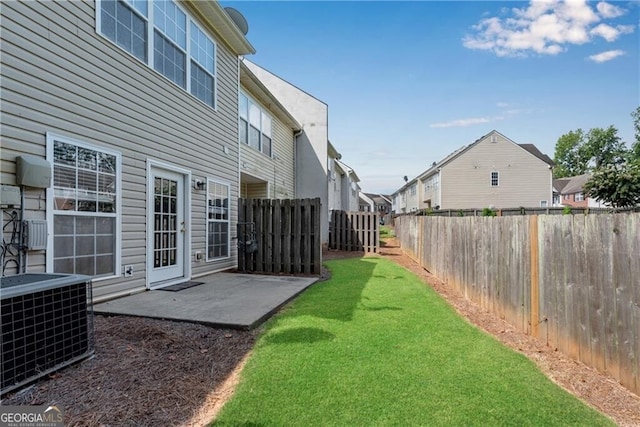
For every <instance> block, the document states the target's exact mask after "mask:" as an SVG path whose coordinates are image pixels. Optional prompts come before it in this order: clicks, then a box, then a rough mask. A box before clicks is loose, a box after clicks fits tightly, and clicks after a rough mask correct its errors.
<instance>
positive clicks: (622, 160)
mask: <svg viewBox="0 0 640 427" xmlns="http://www.w3.org/2000/svg"><path fill="white" fill-rule="evenodd" d="M631 117H632V118H633V125H634V141H633V142H632V143H631V144H627V143H625V142H624V141H622V139H621V138H620V137H619V136H618V129H616V128H615V127H614V126H609V127H608V128H606V129H603V128H592V129H590V130H588V131H586V132H585V131H583V130H582V129H578V130H574V131H570V132H568V133H566V134H564V135H562V136H561V137H560V138H558V141H557V142H556V147H555V153H554V162H555V163H556V166H555V167H554V170H553V177H554V178H564V177H570V176H576V175H582V174H585V173H589V174H591V178H590V179H589V180H588V181H587V183H586V184H585V187H584V189H583V190H584V192H585V194H586V195H587V196H589V197H592V198H595V199H598V200H600V201H602V202H605V203H607V204H609V205H611V206H612V207H614V208H622V207H629V206H636V205H638V204H640V107H637V108H636V109H635V111H633V112H632V113H631Z"/></svg>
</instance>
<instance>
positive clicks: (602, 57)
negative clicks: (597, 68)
mask: <svg viewBox="0 0 640 427" xmlns="http://www.w3.org/2000/svg"><path fill="white" fill-rule="evenodd" d="M622 55H624V52H623V51H621V50H608V51H606V52H602V53H599V54H597V55H591V56H590V57H589V59H590V60H592V61H593V62H598V63H601V62H607V61H611V60H612V59H615V58H617V57H618V56H622Z"/></svg>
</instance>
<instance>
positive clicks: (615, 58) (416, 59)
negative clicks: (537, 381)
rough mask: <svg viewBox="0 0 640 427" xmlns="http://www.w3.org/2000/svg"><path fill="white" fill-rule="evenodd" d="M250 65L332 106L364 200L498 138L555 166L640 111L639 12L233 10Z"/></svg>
mask: <svg viewBox="0 0 640 427" xmlns="http://www.w3.org/2000/svg"><path fill="white" fill-rule="evenodd" d="M221 4H222V6H231V7H234V8H236V9H237V10H239V11H240V12H241V13H242V14H243V15H244V16H245V18H246V19H247V21H248V23H249V33H248V35H247V37H248V39H249V40H250V42H251V43H252V44H253V46H254V47H255V48H256V51H257V53H256V54H255V55H250V56H249V57H248V58H249V59H250V60H251V61H253V62H255V63H257V64H258V65H260V66H262V67H264V68H266V69H268V70H270V71H271V72H273V73H275V74H277V75H279V76H280V77H282V78H283V79H285V80H287V81H289V82H291V83H292V84H294V85H296V86H298V87H299V88H301V89H303V90H305V91H306V92H308V93H310V94H312V95H313V96H315V97H316V98H318V99H320V100H322V101H324V102H325V103H327V104H328V105H329V139H330V140H331V142H332V144H333V145H334V146H335V147H336V148H337V149H338V151H339V152H340V153H341V154H342V160H343V161H344V162H345V163H346V164H348V165H349V166H351V167H353V168H354V169H355V171H356V173H357V174H358V176H359V177H360V180H361V182H360V185H361V187H362V190H363V191H365V192H371V193H385V194H390V193H392V192H393V191H395V190H397V189H398V188H400V187H401V186H402V185H403V184H404V181H403V179H402V177H403V176H405V175H407V176H408V177H409V178H410V179H411V178H414V177H415V176H416V175H418V174H420V173H421V172H422V171H424V170H426V169H427V168H428V166H429V165H430V164H431V163H432V162H433V161H437V160H440V159H442V158H443V157H445V156H446V155H447V154H449V153H451V152H452V151H454V150H456V149H458V148H460V147H461V146H463V145H467V144H470V143H472V142H473V141H475V140H476V139H478V138H479V137H481V136H483V135H485V134H487V133H488V132H490V131H491V130H492V129H496V130H497V131H499V132H501V133H502V134H504V135H505V136H507V137H508V138H510V139H512V140H513V141H515V142H517V143H533V144H535V145H536V146H537V147H538V148H539V149H540V150H541V151H542V152H544V153H546V154H548V155H549V156H551V157H553V153H554V147H555V143H556V141H557V139H558V137H560V136H561V135H562V134H564V133H566V132H568V131H570V130H575V129H578V128H582V129H585V130H587V129H590V128H592V127H608V126H610V125H614V126H615V127H617V128H618V130H619V135H620V137H621V138H622V139H623V140H624V141H626V142H628V143H631V142H632V140H633V123H632V119H631V116H630V114H631V112H632V111H633V110H634V109H635V108H636V107H638V106H639V105H640V58H639V51H640V27H639V23H640V19H639V18H640V3H638V2H633V1H624V2H613V1H611V2H604V1H600V2H585V1H581V0H575V1H571V2H568V3H565V2H556V1H553V0H549V1H534V2H530V1H517V2H507V1H412V2H400V1H393V2H391V1H375V2H370V1H352V2H343V1H321V2H315V1H314V2H312V1H297V2H284V1H236V2H225V1H222V2H221Z"/></svg>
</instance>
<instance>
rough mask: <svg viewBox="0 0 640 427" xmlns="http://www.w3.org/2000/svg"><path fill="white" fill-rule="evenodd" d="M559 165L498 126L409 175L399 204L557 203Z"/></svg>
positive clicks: (402, 208) (406, 207) (405, 207)
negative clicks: (555, 188) (555, 187)
mask: <svg viewBox="0 0 640 427" xmlns="http://www.w3.org/2000/svg"><path fill="white" fill-rule="evenodd" d="M553 166H554V163H553V161H552V160H551V159H550V158H549V157H548V156H546V155H545V154H542V153H541V152H540V151H539V150H538V149H537V148H536V147H535V146H534V145H533V144H517V143H515V142H514V141H512V140H510V139H509V138H507V137H506V136H504V135H502V134H501V133H499V132H497V131H495V130H494V131H491V132H489V133H488V134H487V135H485V136H483V137H481V138H479V139H478V140H476V141H475V142H474V143H472V144H470V145H468V146H466V147H462V148H461V149H459V150H457V151H455V152H453V153H451V154H450V155H448V156H447V157H445V158H444V159H442V160H441V161H439V162H434V164H432V165H431V167H430V168H429V169H427V170H426V171H424V172H423V173H421V174H420V175H418V176H417V177H416V178H414V179H412V180H410V181H408V182H407V183H406V184H405V185H404V186H403V187H401V188H400V189H399V190H397V191H396V192H395V193H394V194H393V199H394V210H395V212H396V213H403V212H412V211H416V210H421V209H466V208H484V207H492V208H511V207H520V206H524V207H546V206H551V203H552V168H553Z"/></svg>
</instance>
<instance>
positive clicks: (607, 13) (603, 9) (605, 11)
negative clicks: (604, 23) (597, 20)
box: [596, 1, 626, 18]
mask: <svg viewBox="0 0 640 427" xmlns="http://www.w3.org/2000/svg"><path fill="white" fill-rule="evenodd" d="M596 8H597V9H598V13H600V16H602V17H603V18H617V17H619V16H622V15H624V14H625V12H626V11H625V10H624V9H622V8H621V7H618V6H614V5H612V4H611V3H607V2H604V1H601V2H600V3H598V5H597V6H596Z"/></svg>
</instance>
